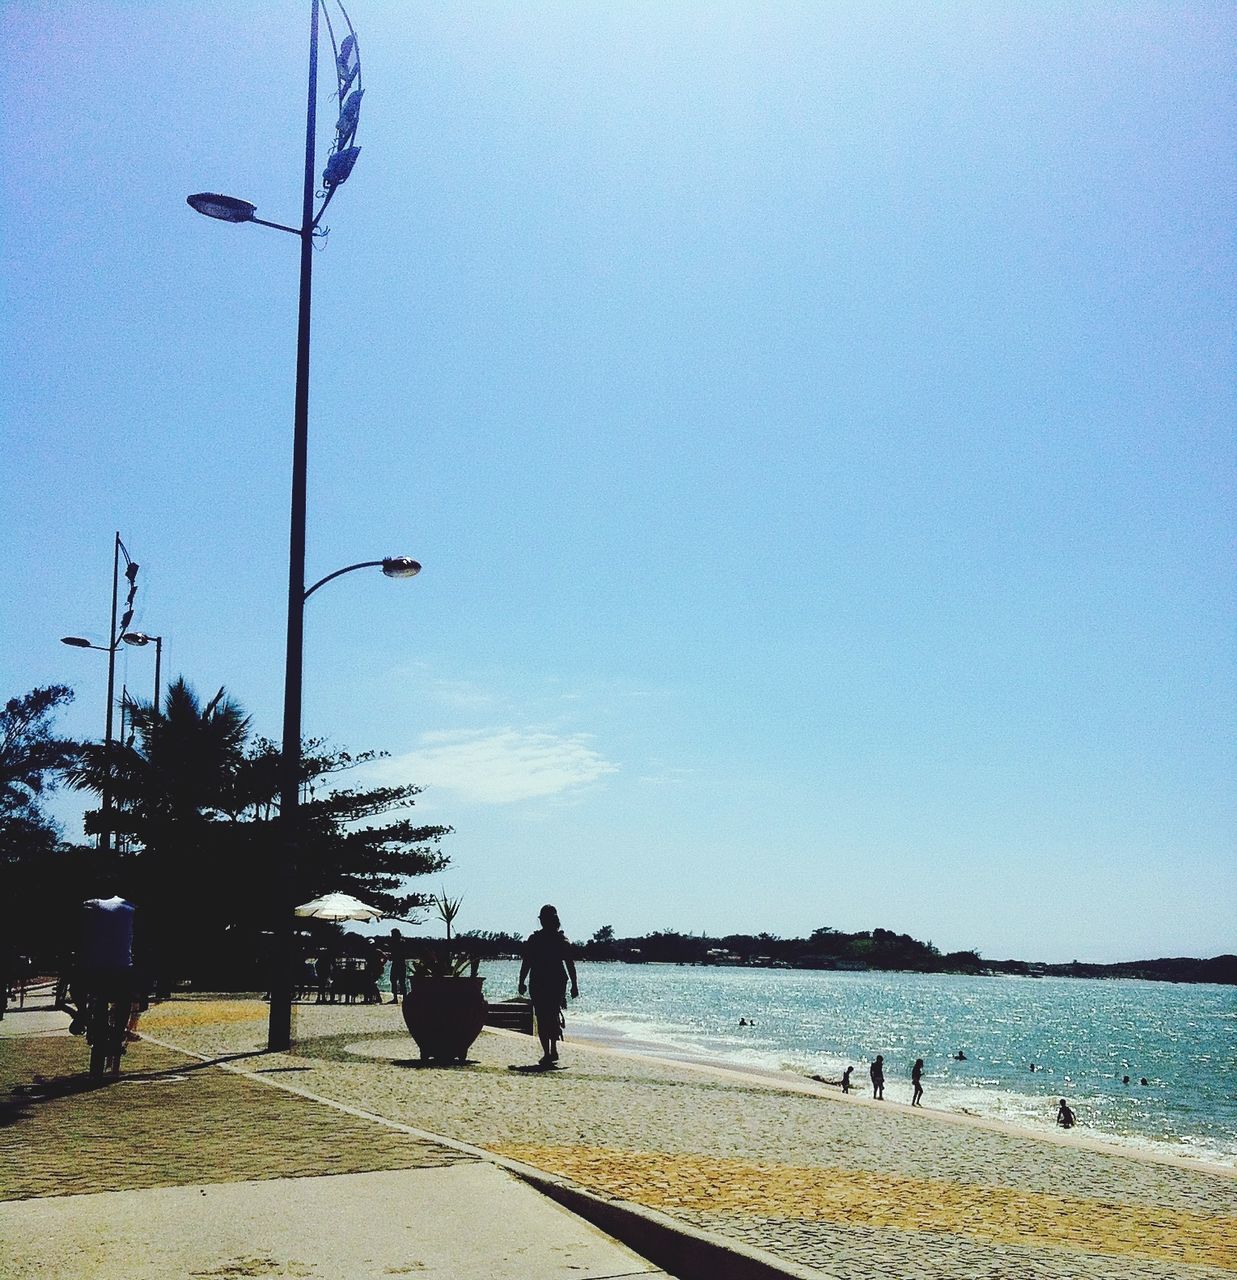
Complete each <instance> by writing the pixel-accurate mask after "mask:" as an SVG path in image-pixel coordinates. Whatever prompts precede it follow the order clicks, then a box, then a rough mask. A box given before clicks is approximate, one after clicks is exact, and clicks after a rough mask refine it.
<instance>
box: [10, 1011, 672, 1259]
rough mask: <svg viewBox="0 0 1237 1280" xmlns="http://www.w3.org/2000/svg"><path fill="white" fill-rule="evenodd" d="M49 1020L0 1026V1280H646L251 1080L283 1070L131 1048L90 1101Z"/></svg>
mask: <svg viewBox="0 0 1237 1280" xmlns="http://www.w3.org/2000/svg"><path fill="white" fill-rule="evenodd" d="M256 1012H259V1013H260V1014H264V1006H263V1007H262V1009H261V1010H257V1011H256ZM67 1021H68V1020H67V1018H65V1017H64V1016H63V1015H61V1014H56V1013H50V1012H49V1013H43V1012H40V1011H37V1010H33V1009H31V1010H27V1011H18V1012H12V1011H11V1012H10V1013H9V1014H7V1015H6V1017H5V1018H4V1020H3V1021H0V1277H3V1280H27V1278H28V1280H36V1278H37V1280H51V1278H52V1277H56V1280H79V1278H80V1280H121V1278H123V1280H139V1278H141V1280H156V1278H158V1280H170V1278H171V1277H177V1278H178V1280H183V1278H184V1277H202V1278H203V1280H205V1277H211V1280H239V1278H240V1277H250V1276H254V1277H257V1276H262V1277H265V1276H301V1277H314V1278H316V1280H362V1278H364V1277H370V1276H374V1277H377V1276H382V1277H390V1276H397V1275H413V1274H415V1275H417V1276H418V1277H439V1278H440V1280H448V1278H449V1280H462V1278H474V1277H475V1280H492V1278H493V1277H504V1278H505V1280H523V1278H524V1277H527V1276H534V1275H536V1276H542V1275H548V1276H551V1277H559V1276H561V1277H567V1276H570V1277H573V1278H574V1280H583V1278H591V1280H614V1278H616V1277H635V1276H643V1277H655V1276H658V1275H662V1274H663V1273H662V1272H661V1271H658V1270H657V1269H656V1268H654V1267H652V1266H651V1265H650V1264H648V1263H647V1262H645V1261H644V1260H643V1259H641V1258H638V1257H636V1256H635V1255H634V1254H632V1253H630V1252H629V1251H628V1250H626V1249H624V1248H622V1247H621V1246H620V1245H618V1244H617V1243H616V1242H614V1241H613V1240H611V1239H609V1238H608V1237H606V1236H604V1235H603V1234H602V1233H601V1232H599V1231H597V1230H596V1229H594V1228H593V1227H591V1226H589V1225H588V1224H587V1223H584V1222H582V1221H581V1220H580V1219H579V1218H577V1217H575V1216H574V1215H572V1214H570V1213H568V1212H566V1211H565V1210H563V1209H562V1208H560V1207H559V1206H558V1205H556V1204H554V1203H553V1202H552V1201H550V1200H547V1199H546V1198H545V1197H544V1196H542V1195H540V1194H539V1193H538V1192H536V1191H534V1190H533V1189H532V1188H530V1187H528V1186H526V1185H524V1184H522V1183H521V1182H520V1181H518V1180H517V1179H515V1178H513V1177H512V1176H511V1175H510V1174H509V1173H506V1172H504V1171H503V1170H501V1169H499V1168H496V1167H494V1166H493V1165H492V1164H489V1163H487V1162H485V1161H483V1160H479V1159H478V1158H477V1157H476V1156H473V1155H469V1154H466V1153H463V1152H461V1151H460V1150H458V1149H457V1148H454V1147H451V1146H445V1145H442V1144H440V1143H435V1142H432V1141H426V1140H424V1139H419V1138H416V1137H413V1136H410V1135H409V1134H407V1133H405V1132H401V1131H399V1130H397V1129H394V1128H392V1127H390V1126H388V1125H384V1124H381V1123H379V1122H377V1121H374V1120H370V1119H366V1118H362V1117H358V1116H353V1115H349V1114H347V1113H345V1112H342V1111H340V1110H339V1109H338V1108H335V1107H331V1106H328V1105H326V1104H324V1103H321V1102H317V1101H314V1100H311V1099H308V1098H306V1097H304V1096H302V1095H299V1094H293V1093H291V1092H288V1091H287V1090H284V1089H277V1088H271V1087H269V1086H268V1085H267V1084H265V1083H263V1081H262V1079H261V1077H263V1076H279V1075H285V1076H291V1077H295V1076H297V1075H298V1074H299V1073H300V1072H301V1071H302V1070H303V1069H302V1068H301V1067H299V1066H298V1065H297V1064H296V1063H294V1062H292V1063H284V1064H280V1063H277V1062H275V1061H274V1060H271V1059H267V1058H263V1057H259V1058H257V1059H256V1060H255V1059H254V1058H253V1057H251V1056H248V1055H247V1056H246V1057H245V1058H244V1059H242V1060H240V1061H241V1063H242V1064H243V1065H244V1066H245V1068H246V1070H247V1071H249V1072H251V1073H252V1074H249V1075H241V1074H237V1073H236V1072H234V1071H228V1070H225V1069H224V1067H223V1066H222V1065H220V1064H219V1063H215V1064H209V1065H208V1064H207V1063H205V1062H203V1061H201V1060H199V1059H195V1058H193V1057H189V1056H187V1055H186V1054H184V1053H182V1052H179V1051H177V1050H174V1049H170V1048H165V1047H163V1046H161V1045H158V1044H153V1043H151V1042H149V1041H146V1040H142V1041H139V1042H138V1043H136V1044H133V1045H131V1046H130V1047H129V1051H128V1052H127V1053H126V1055H125V1061H124V1070H123V1072H122V1074H121V1076H120V1078H119V1079H118V1080H115V1081H109V1082H107V1083H105V1084H103V1085H95V1084H93V1082H91V1081H90V1080H89V1079H88V1078H86V1077H85V1075H84V1074H83V1073H84V1069H85V1066H86V1057H87V1049H86V1046H85V1043H84V1041H82V1040H80V1039H77V1038H71V1037H69V1036H68V1035H67V1034H66V1033H65V1031H64V1027H65V1026H66V1025H67ZM255 1076H256V1077H258V1078H254V1077H255Z"/></svg>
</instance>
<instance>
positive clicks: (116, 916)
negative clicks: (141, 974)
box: [69, 896, 141, 1075]
mask: <svg viewBox="0 0 1237 1280" xmlns="http://www.w3.org/2000/svg"><path fill="white" fill-rule="evenodd" d="M134 914H135V913H134V908H133V904H132V903H130V902H126V901H125V900H124V899H123V898H121V897H115V896H114V897H111V898H90V899H88V900H87V901H86V902H83V903H82V915H81V923H80V938H79V946H78V951H77V972H76V974H75V976H74V982H73V997H74V1000H75V1003H76V1008H75V1009H73V1010H71V1012H72V1013H73V1021H72V1022H71V1023H70V1025H69V1031H70V1032H71V1033H72V1034H73V1035H85V1036H86V1038H87V1040H88V1042H89V1044H90V1047H91V1054H90V1070H91V1074H92V1075H101V1074H102V1072H103V1070H104V1069H105V1066H106V1065H107V1064H108V1063H110V1064H111V1067H112V1070H113V1071H119V1070H120V1055H121V1054H122V1053H124V1044H125V1038H126V1036H127V1035H130V1034H132V1031H133V1028H134V1026H135V1025H136V1022H137V1019H136V1017H135V1016H133V1015H134V1010H135V1009H136V1008H137V1005H138V999H139V997H140V995H141V992H140V989H139V983H138V981H137V978H136V976H135V973H134V968H133V917H134Z"/></svg>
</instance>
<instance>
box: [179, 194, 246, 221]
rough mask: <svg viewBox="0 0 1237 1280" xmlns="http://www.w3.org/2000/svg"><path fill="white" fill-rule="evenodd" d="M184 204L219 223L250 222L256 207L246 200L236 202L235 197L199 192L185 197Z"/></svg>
mask: <svg viewBox="0 0 1237 1280" xmlns="http://www.w3.org/2000/svg"><path fill="white" fill-rule="evenodd" d="M186 203H187V204H188V205H189V207H190V208H191V209H196V210H197V211H198V213H202V214H205V215H206V216H207V217H208V218H218V219H219V221H220V222H252V221H253V215H254V214H255V213H257V211H258V206H257V205H256V204H250V203H249V201H248V200H238V199H237V198H236V197H235V196H221V195H216V194H215V193H214V192H213V191H201V192H199V193H198V194H197V195H194V196H187V197H186Z"/></svg>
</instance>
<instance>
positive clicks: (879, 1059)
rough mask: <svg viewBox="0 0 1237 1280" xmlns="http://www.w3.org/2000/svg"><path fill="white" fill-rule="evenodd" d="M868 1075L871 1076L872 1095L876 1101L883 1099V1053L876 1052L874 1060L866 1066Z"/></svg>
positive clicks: (882, 1100)
mask: <svg viewBox="0 0 1237 1280" xmlns="http://www.w3.org/2000/svg"><path fill="white" fill-rule="evenodd" d="M868 1075H870V1076H871V1077H872V1097H874V1098H875V1099H876V1100H877V1102H884V1100H885V1055H884V1054H883V1053H878V1054H877V1055H876V1061H875V1062H873V1063H872V1065H871V1066H870V1067H869V1068H868Z"/></svg>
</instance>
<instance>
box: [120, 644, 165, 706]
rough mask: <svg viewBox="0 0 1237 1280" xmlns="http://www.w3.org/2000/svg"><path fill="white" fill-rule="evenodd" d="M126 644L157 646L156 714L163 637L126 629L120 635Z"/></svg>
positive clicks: (140, 646) (141, 646)
mask: <svg viewBox="0 0 1237 1280" xmlns="http://www.w3.org/2000/svg"><path fill="white" fill-rule="evenodd" d="M120 638H121V639H122V640H123V641H124V642H125V644H131V645H134V646H136V647H137V648H139V649H144V648H145V647H146V646H147V645H148V644H153V645H154V646H155V700H154V702H153V703H152V704H151V705H152V706H153V707H154V711H155V715H158V714H159V668H160V667H161V666H162V665H163V637H162V636H148V635H147V634H146V633H145V632H144V631H126V632H125V633H124V635H122V636H121V637H120Z"/></svg>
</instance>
